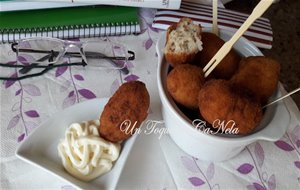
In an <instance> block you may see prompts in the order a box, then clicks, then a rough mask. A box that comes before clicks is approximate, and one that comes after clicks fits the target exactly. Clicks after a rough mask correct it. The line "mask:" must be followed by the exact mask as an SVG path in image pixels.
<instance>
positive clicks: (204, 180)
mask: <svg viewBox="0 0 300 190" xmlns="http://www.w3.org/2000/svg"><path fill="white" fill-rule="evenodd" d="M198 162H199V160H198V159H197V158H194V157H188V156H181V163H182V164H183V166H184V167H185V168H186V169H187V170H188V171H190V172H191V173H193V176H191V177H188V179H187V180H188V181H189V182H190V183H191V184H192V185H193V186H194V187H198V186H199V187H200V186H203V188H205V189H210V190H217V189H220V185H219V184H218V183H216V184H213V185H212V184H211V182H212V180H213V177H214V175H215V165H214V163H210V164H209V165H208V167H207V169H206V170H205V171H206V172H204V171H203V170H202V169H201V168H200V165H199V163H198Z"/></svg>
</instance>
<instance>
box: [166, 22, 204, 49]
mask: <svg viewBox="0 0 300 190" xmlns="http://www.w3.org/2000/svg"><path fill="white" fill-rule="evenodd" d="M199 30H200V29H199V26H198V25H194V24H193V23H190V22H188V21H183V22H180V23H179V25H178V26H177V28H176V30H173V31H171V33H170V34H169V40H168V43H167V44H166V49H165V50H166V51H167V52H168V51H172V52H173V53H182V52H198V51H201V50H202V41H201V37H200V36H199V35H198V34H199V33H200V31H199Z"/></svg>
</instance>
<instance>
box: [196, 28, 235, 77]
mask: <svg viewBox="0 0 300 190" xmlns="http://www.w3.org/2000/svg"><path fill="white" fill-rule="evenodd" d="M201 40H202V43H203V44H202V46H203V49H202V51H199V52H198V54H197V55H196V58H195V63H196V64H197V65H200V66H201V67H202V68H204V67H205V65H206V64H207V63H208V62H209V61H210V60H211V58H213V56H214V55H215V54H216V53H217V52H218V50H219V49H220V48H221V47H222V46H223V44H224V43H225V42H224V41H223V40H222V39H221V38H219V37H218V36H216V35H215V34H213V33H209V32H202V34H201ZM240 60H241V57H240V56H239V55H238V54H237V53H236V51H235V50H234V49H231V50H230V52H229V53H228V54H227V55H226V56H225V57H224V58H223V60H222V61H221V62H220V63H219V65H218V66H217V67H216V68H215V69H214V70H213V72H212V74H213V75H214V77H215V78H217V79H230V78H231V77H232V76H233V74H234V73H235V72H236V70H237V69H238V65H239V62H240Z"/></svg>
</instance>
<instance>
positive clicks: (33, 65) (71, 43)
mask: <svg viewBox="0 0 300 190" xmlns="http://www.w3.org/2000/svg"><path fill="white" fill-rule="evenodd" d="M39 39H40V40H50V41H51V40H52V41H58V42H61V43H63V49H62V51H60V52H58V51H53V50H51V51H43V50H35V49H22V48H17V47H16V46H17V45H18V44H20V43H21V42H24V41H29V40H39ZM89 42H98V41H86V42H75V41H70V40H62V39H58V38H50V37H40V38H27V39H23V40H21V41H19V42H15V43H12V45H11V48H12V50H13V51H14V52H15V53H16V54H17V56H18V52H27V51H28V52H33V53H49V54H47V55H46V56H44V57H42V58H40V59H39V60H37V61H36V62H34V63H31V64H30V65H9V64H4V63H0V66H2V67H10V68H21V70H20V72H21V73H22V74H25V73H27V72H28V71H30V70H31V69H33V68H44V70H42V71H41V72H39V73H35V74H27V75H24V76H21V77H0V80H23V79H26V78H31V77H36V76H40V75H43V74H44V73H46V72H48V71H49V70H51V69H53V68H56V67H65V66H83V67H85V66H87V65H88V63H87V59H86V55H85V53H90V55H89V56H96V58H99V59H107V60H109V61H110V62H111V63H112V64H113V65H115V66H118V65H117V63H116V62H114V60H117V61H118V60H126V61H129V60H134V59H135V53H134V52H133V51H130V50H128V51H127V53H128V54H129V55H130V56H129V57H120V56H106V55H104V54H102V53H99V52H85V53H84V52H83V48H82V46H83V45H84V44H86V43H89ZM99 43H101V42H99ZM74 45H75V46H76V47H77V48H78V49H79V52H68V51H67V47H73V46H74ZM20 50H21V51H20ZM57 52H58V53H60V54H58V55H55V54H54V53H57ZM78 53H79V54H80V57H81V58H82V62H76V63H60V64H57V65H56V64H55V63H57V62H58V61H59V60H61V59H62V58H63V57H64V56H65V55H71V56H73V57H76V56H75V55H77V56H78ZM53 56H56V60H55V61H50V60H49V63H48V65H39V64H38V63H41V62H42V61H45V60H46V59H48V58H49V59H50V58H51V60H52V57H53ZM120 70H121V72H122V73H124V74H128V73H129V70H128V68H127V67H123V68H120Z"/></svg>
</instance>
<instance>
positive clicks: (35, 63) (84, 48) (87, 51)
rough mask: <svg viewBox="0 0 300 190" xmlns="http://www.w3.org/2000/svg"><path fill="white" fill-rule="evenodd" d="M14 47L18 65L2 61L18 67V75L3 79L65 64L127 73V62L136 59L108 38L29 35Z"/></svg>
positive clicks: (35, 73)
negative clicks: (85, 38)
mask: <svg viewBox="0 0 300 190" xmlns="http://www.w3.org/2000/svg"><path fill="white" fill-rule="evenodd" d="M12 50H13V51H14V52H15V53H16V58H17V63H18V64H4V63H0V66H2V67H8V68H16V69H17V76H16V77H15V76H14V77H0V80H22V79H26V78H30V77H35V76H40V75H42V74H44V73H46V72H48V71H49V70H51V69H53V68H57V67H65V66H93V67H98V68H104V69H119V70H121V72H123V73H124V74H128V72H129V71H128V69H127V67H126V65H127V64H126V62H127V61H129V60H134V59H135V54H134V52H132V51H127V50H126V49H125V48H124V47H120V46H118V45H117V44H114V43H112V42H109V41H105V40H99V41H86V42H77V41H68V40H61V39H56V38H48V37H40V38H29V39H24V40H21V41H19V42H18V43H14V44H12ZM32 70H35V71H32Z"/></svg>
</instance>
